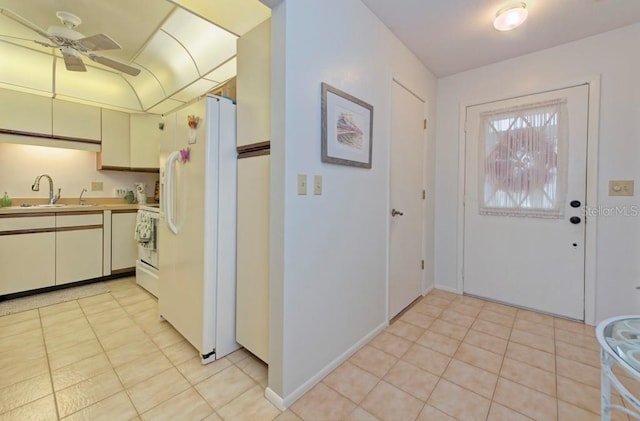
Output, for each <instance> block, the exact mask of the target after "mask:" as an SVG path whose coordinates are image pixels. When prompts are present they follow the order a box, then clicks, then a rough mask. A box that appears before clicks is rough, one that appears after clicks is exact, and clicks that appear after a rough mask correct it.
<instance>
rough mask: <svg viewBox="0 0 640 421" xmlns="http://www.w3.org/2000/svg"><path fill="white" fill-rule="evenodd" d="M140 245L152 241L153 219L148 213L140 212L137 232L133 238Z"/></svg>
mask: <svg viewBox="0 0 640 421" xmlns="http://www.w3.org/2000/svg"><path fill="white" fill-rule="evenodd" d="M133 237H134V238H135V239H136V241H138V242H139V243H148V242H149V241H151V217H150V216H149V214H147V213H146V212H138V215H137V216H136V230H135V234H134V236H133Z"/></svg>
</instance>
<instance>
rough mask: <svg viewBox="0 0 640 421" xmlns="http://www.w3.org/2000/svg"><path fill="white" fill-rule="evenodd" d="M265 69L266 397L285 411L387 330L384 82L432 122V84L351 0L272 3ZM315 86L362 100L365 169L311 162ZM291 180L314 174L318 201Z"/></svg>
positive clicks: (316, 126)
mask: <svg viewBox="0 0 640 421" xmlns="http://www.w3.org/2000/svg"><path fill="white" fill-rule="evenodd" d="M272 66H273V67H272V85H271V95H272V107H271V110H272V114H271V115H272V119H271V235H270V236H271V258H270V263H271V278H270V282H271V285H270V295H271V296H270V308H271V310H270V335H271V336H270V338H269V339H270V355H269V389H270V390H269V391H267V396H271V397H273V398H274V399H273V400H274V401H278V398H280V399H282V402H281V403H283V404H284V405H289V404H291V403H292V402H293V401H295V399H297V398H298V397H300V396H301V394H302V393H304V392H305V391H306V390H308V389H309V388H311V387H312V386H313V385H314V384H315V383H317V382H318V381H320V380H321V378H322V377H323V376H324V375H326V374H327V370H328V369H331V368H334V367H335V366H336V365H337V364H339V363H340V362H341V361H342V360H343V359H344V358H346V357H347V356H348V355H349V353H351V352H354V351H355V350H356V349H357V347H358V346H360V345H362V344H363V343H364V342H363V341H365V340H367V339H368V338H369V337H370V336H371V335H373V334H375V333H376V332H377V331H378V329H380V328H381V327H383V326H385V325H386V323H387V319H386V316H387V311H386V308H387V295H386V294H387V278H388V263H387V255H388V226H389V215H388V213H387V212H388V210H389V150H390V140H389V137H390V133H391V127H390V120H391V119H390V112H391V83H392V78H395V79H397V80H398V81H399V82H400V83H402V84H403V85H404V86H406V87H407V88H408V89H411V90H412V91H413V92H416V94H417V95H419V96H420V97H422V98H424V99H426V100H427V104H428V107H427V110H426V114H427V117H428V118H429V117H432V120H431V121H435V118H434V117H435V108H434V106H435V95H436V80H435V77H433V75H432V74H431V73H430V72H429V71H428V70H427V69H426V68H425V67H424V66H423V65H422V64H421V63H420V62H419V60H418V59H417V58H416V57H415V56H414V55H413V54H411V53H410V52H409V51H408V50H407V49H406V47H404V46H403V45H402V44H401V43H400V42H399V41H398V40H397V38H395V36H394V35H393V34H392V33H391V31H390V30H389V29H388V28H386V27H385V26H384V25H383V24H382V23H381V22H380V21H379V20H378V18H377V17H376V16H375V15H374V14H373V13H372V12H371V11H370V10H369V9H367V8H366V7H365V5H364V4H363V3H362V2H361V1H360V0H324V1H302V2H301V1H295V0H288V1H287V0H285V1H283V2H281V3H279V4H278V5H277V6H276V7H275V8H274V9H273V11H272ZM321 82H326V83H328V84H330V85H332V86H334V87H336V88H338V89H341V90H343V91H346V92H347V93H349V94H351V95H353V96H355V97H357V98H359V99H361V100H363V101H365V102H367V103H369V104H372V105H373V107H374V120H373V166H372V168H371V169H362V168H355V167H349V166H342V165H332V164H325V163H322V162H321V160H320V155H321V154H320V144H321V140H320V126H321V123H320V120H321V119H320V110H321V85H320V84H321ZM434 126H435V125H434ZM431 130H432V131H430V132H429V133H428V134H427V138H428V140H427V142H428V144H429V145H430V146H428V147H427V154H430V153H431V152H432V150H433V148H432V147H431V145H433V144H434V143H433V142H434V132H433V128H432V129H431ZM426 162H427V165H426V167H427V172H428V175H427V177H426V178H427V190H428V191H431V190H430V188H431V184H429V183H431V182H432V181H433V177H432V173H431V172H430V171H429V169H433V167H434V164H433V163H434V156H433V155H428V156H427V157H426ZM298 174H307V176H308V179H309V180H313V176H314V175H321V176H322V177H323V187H322V190H323V192H322V195H321V196H315V195H313V189H309V194H308V195H306V196H299V195H297V189H296V179H297V175H298ZM310 184H312V182H310ZM431 223H432V220H430V219H429V216H427V225H429V224H431ZM429 249H430V248H429ZM425 272H428V270H427V271H425ZM430 281H431V278H430V277H425V284H426V283H428V282H430ZM274 393H275V394H276V395H278V398H276V397H274V396H273V394H274Z"/></svg>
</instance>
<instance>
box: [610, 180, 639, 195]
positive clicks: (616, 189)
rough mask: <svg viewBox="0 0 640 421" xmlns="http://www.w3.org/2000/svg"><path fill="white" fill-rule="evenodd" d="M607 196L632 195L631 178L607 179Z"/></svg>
mask: <svg viewBox="0 0 640 421" xmlns="http://www.w3.org/2000/svg"><path fill="white" fill-rule="evenodd" d="M609 196H633V180H609Z"/></svg>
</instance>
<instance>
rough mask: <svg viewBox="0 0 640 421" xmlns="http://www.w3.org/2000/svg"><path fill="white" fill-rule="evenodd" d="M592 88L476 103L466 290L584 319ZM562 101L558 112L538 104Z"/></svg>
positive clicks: (469, 145)
mask: <svg viewBox="0 0 640 421" xmlns="http://www.w3.org/2000/svg"><path fill="white" fill-rule="evenodd" d="M588 94H589V88H588V86H587V85H582V86H576V87H572V88H567V89H562V90H556V91H550V92H545V93H540V94H536V95H528V96H525V97H519V98H513V99H508V100H504V101H498V102H492V103H487V104H482V105H476V106H472V107H468V108H467V115H466V164H465V200H464V206H465V208H464V209H465V211H464V218H465V219H464V264H463V285H464V287H463V289H464V292H465V293H467V294H472V295H476V296H480V297H485V298H489V299H492V300H496V301H500V302H505V303H509V304H514V305H516V306H520V307H525V308H530V309H534V310H539V311H543V312H547V313H552V314H557V315H561V316H564V317H569V318H573V319H578V320H584V241H585V218H584V207H585V205H586V204H585V198H586V161H587V125H588V124H587V123H588V121H587V119H588V114H587V113H588ZM554 101H555V103H556V104H561V105H558V107H559V108H557V109H556V110H560V111H559V112H557V113H556V114H555V115H554V112H552V111H548V112H547V111H545V112H538V114H535V113H533V111H531V108H532V107H533V106H534V105H540V104H549V103H552V102H554ZM507 109H509V110H514V109H516V111H515V113H511V114H509V112H506V111H505V110H507ZM524 110H528V111H524ZM545 113H546V114H545ZM565 124H566V125H565ZM563 125H565V127H567V128H568V131H567V130H564V131H563V129H562V127H563ZM525 127H526V128H527V131H526V133H528V134H527V135H522V134H519V130H520V129H522V130H521V132H520V133H524V132H525V129H524V128H525ZM529 128H531V129H529ZM556 129H557V130H556ZM554 130H556V131H555V132H554ZM543 131H544V134H543ZM489 132H491V133H492V134H491V135H487V136H486V138H487V139H488V138H491V139H493V141H494V142H495V143H494V144H491V143H489V141H483V139H484V138H485V135H484V134H483V133H489ZM556 132H557V133H563V132H564V133H566V137H565V138H566V142H564V143H563V142H562V141H561V140H560V141H558V140H557V139H558V137H560V138H561V137H562V136H561V135H558V136H557V137H554V136H555V135H554V134H553V133H556ZM491 136H492V137H491ZM536 145H538V146H539V145H543V146H541V148H542V149H540V148H538V149H535V148H537V147H538V146H536ZM562 145H565V146H562ZM536 150H537V151H538V152H536ZM540 151H543V152H540ZM541 163H542V165H544V167H540V166H539V165H541ZM563 163H564V164H563ZM534 167H535V168H538V169H539V168H546V169H545V170H544V171H542V172H536V173H535V174H536V175H535V176H532V175H531V174H533V173H534V170H533V169H532V168H534ZM496 168H498V170H496ZM563 168H564V170H563ZM491 169H493V170H491ZM492 171H493V172H492ZM535 171H538V170H537V169H536V170H535ZM540 174H543V176H540ZM562 174H566V175H562ZM534 178H535V179H534ZM556 182H557V183H556ZM563 190H565V191H566V195H564V194H563V193H562V191H563ZM553 203H557V206H556V214H555V215H552V213H553V210H552V208H553ZM481 206H484V207H483V212H482V213H481V212H480V207H481ZM488 208H489V209H490V211H488V212H487V209H488ZM545 212H546V214H545ZM525 214H526V215H525Z"/></svg>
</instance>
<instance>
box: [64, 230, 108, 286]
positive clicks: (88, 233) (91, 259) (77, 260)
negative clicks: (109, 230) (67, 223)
mask: <svg viewBox="0 0 640 421" xmlns="http://www.w3.org/2000/svg"><path fill="white" fill-rule="evenodd" d="M100 276H102V228H92V229H86V228H82V229H74V230H71V231H58V232H57V233H56V285H62V284H68V283H70V282H76V281H84V280H86V279H93V278H98V277H100Z"/></svg>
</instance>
